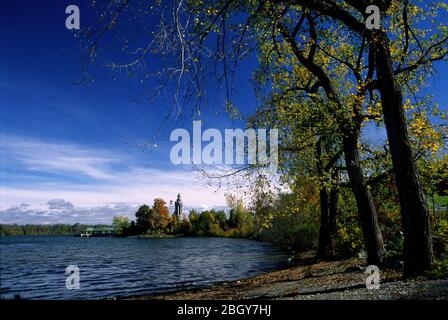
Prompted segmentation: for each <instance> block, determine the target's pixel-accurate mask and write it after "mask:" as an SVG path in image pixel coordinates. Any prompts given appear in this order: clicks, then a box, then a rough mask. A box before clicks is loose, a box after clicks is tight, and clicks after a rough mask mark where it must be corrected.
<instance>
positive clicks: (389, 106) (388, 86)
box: [374, 32, 434, 276]
mask: <svg viewBox="0 0 448 320" xmlns="http://www.w3.org/2000/svg"><path fill="white" fill-rule="evenodd" d="M377 37H378V38H376V39H375V40H374V41H375V42H374V48H375V68H376V73H377V78H378V82H379V85H380V92H381V101H382V108H383V114H384V122H385V125H386V130H387V137H388V141H389V147H390V152H391V155H392V163H393V166H394V175H395V181H396V184H397V189H398V195H399V199H400V207H401V217H402V224H403V233H404V263H405V264H404V265H405V275H407V276H414V275H419V274H422V273H423V272H424V271H425V270H429V269H431V267H432V265H433V260H434V257H433V251H432V240H431V234H430V224H429V213H428V208H427V206H426V202H425V197H424V195H423V191H422V187H421V185H420V182H419V179H418V175H417V171H416V166H415V162H414V158H413V155H412V150H411V147H410V143H409V138H408V133H407V128H406V120H405V115H404V111H403V109H402V105H403V103H402V102H403V101H402V99H403V94H402V91H401V89H400V88H399V86H398V85H397V83H396V80H395V76H394V73H393V69H392V65H391V62H390V56H389V49H388V43H387V38H386V36H385V35H384V34H383V33H380V32H379V33H377Z"/></svg>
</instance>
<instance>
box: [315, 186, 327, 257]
mask: <svg viewBox="0 0 448 320" xmlns="http://www.w3.org/2000/svg"><path fill="white" fill-rule="evenodd" d="M319 196H320V229H319V246H318V248H317V259H325V258H327V256H328V247H329V245H330V230H329V223H328V222H329V221H328V218H329V206H328V205H329V198H330V197H329V196H328V193H327V190H326V189H325V187H322V189H321V190H320V194H319Z"/></svg>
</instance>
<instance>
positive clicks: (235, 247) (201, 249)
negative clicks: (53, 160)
mask: <svg viewBox="0 0 448 320" xmlns="http://www.w3.org/2000/svg"><path fill="white" fill-rule="evenodd" d="M287 259H288V256H287V254H286V253H285V252H283V251H281V250H280V249H279V248H276V247H274V246H271V245H269V244H266V243H261V242H257V241H251V240H245V239H226V238H187V237H185V238H184V237H179V238H164V239H136V238H77V237H69V236H66V237H59V236H22V237H0V298H2V299H11V298H14V296H15V295H20V296H21V297H22V298H25V299H101V298H112V297H120V296H121V297H128V296H135V295H145V294H153V293H161V292H170V291H174V290H179V289H182V288H192V287H197V286H207V285H210V284H212V283H215V282H220V281H229V280H236V279H241V278H247V277H251V276H254V275H257V274H259V273H262V272H265V271H269V270H272V269H275V268H277V267H278V266H279V265H281V264H284V263H286V262H287ZM69 265H76V266H77V267H79V271H80V288H79V289H77V290H69V289H67V288H66V283H65V282H66V278H67V275H66V274H65V269H66V267H67V266H69Z"/></svg>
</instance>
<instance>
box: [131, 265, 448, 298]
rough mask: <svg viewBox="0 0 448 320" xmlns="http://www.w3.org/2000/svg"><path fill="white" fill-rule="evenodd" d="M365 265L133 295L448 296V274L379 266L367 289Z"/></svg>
mask: <svg viewBox="0 0 448 320" xmlns="http://www.w3.org/2000/svg"><path fill="white" fill-rule="evenodd" d="M365 267H366V262H365V259H361V258H359V259H349V260H343V261H329V262H319V263H314V264H311V265H306V264H302V265H298V266H295V267H291V268H287V269H284V270H278V271H273V272H269V273H265V274H261V275H259V276H256V277H254V278H250V279H245V280H239V281H233V282H222V283H218V284H216V285H213V286H211V287H208V288H202V289H194V290H184V291H180V292H176V293H172V294H163V295H154V296H144V297H136V298H133V299H136V300H141V299H143V300H146V299H163V300H173V299H182V300H184V299H185V300H210V299H226V300H227V299H228V300H239V299H294V300H296V299H297V300H319V299H325V300H395V299H431V300H433V299H434V300H448V275H447V278H445V279H439V280H428V279H424V278H417V279H410V280H404V279H403V278H402V274H401V271H399V270H393V269H382V270H381V272H380V288H379V289H371V290H368V289H367V288H366V285H365V281H366V278H367V277H368V274H366V273H365Z"/></svg>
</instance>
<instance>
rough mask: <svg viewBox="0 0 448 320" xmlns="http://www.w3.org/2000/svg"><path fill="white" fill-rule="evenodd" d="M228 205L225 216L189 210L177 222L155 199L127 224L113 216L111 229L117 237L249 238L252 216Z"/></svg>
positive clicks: (239, 205)
mask: <svg viewBox="0 0 448 320" xmlns="http://www.w3.org/2000/svg"><path fill="white" fill-rule="evenodd" d="M228 202H229V201H228ZM229 203H230V202H229ZM231 205H232V207H231V208H230V210H229V211H228V212H226V211H225V210H215V209H211V210H204V211H201V212H199V211H198V210H195V209H192V210H190V211H189V213H188V215H183V217H182V218H181V219H178V218H177V217H176V216H175V215H174V214H170V213H169V209H168V207H167V205H166V202H165V200H163V199H161V198H156V199H154V203H153V205H152V207H150V206H149V205H147V204H144V205H141V206H140V207H139V208H138V209H137V211H136V212H135V220H132V221H129V218H128V217H127V216H116V217H114V219H113V222H112V225H113V227H114V228H115V230H116V233H117V235H121V236H136V235H148V236H166V235H190V236H223V237H253V236H254V220H255V217H254V214H253V213H252V212H250V211H249V210H247V209H246V208H245V207H244V206H243V203H242V202H241V201H236V202H233V204H231Z"/></svg>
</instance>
